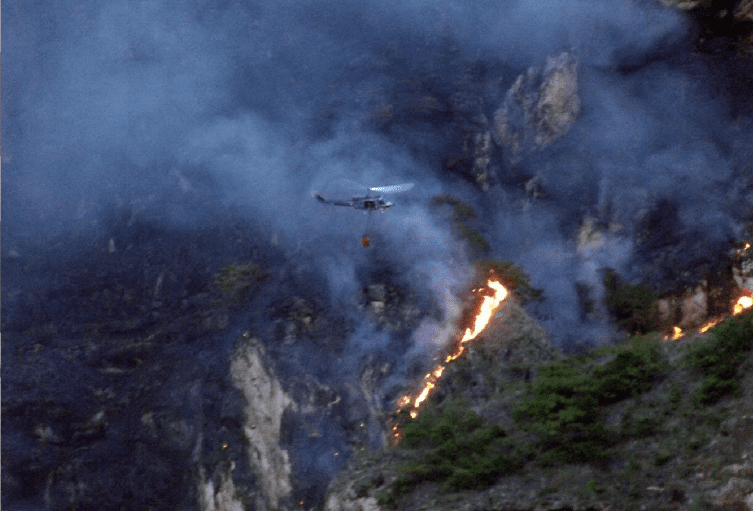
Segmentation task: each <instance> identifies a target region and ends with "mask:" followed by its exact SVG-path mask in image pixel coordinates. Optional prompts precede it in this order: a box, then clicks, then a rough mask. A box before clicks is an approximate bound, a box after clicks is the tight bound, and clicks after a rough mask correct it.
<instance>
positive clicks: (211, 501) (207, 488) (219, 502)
mask: <svg viewBox="0 0 753 511" xmlns="http://www.w3.org/2000/svg"><path fill="white" fill-rule="evenodd" d="M200 477H201V484H200V486H199V494H200V495H201V506H202V509H203V510H204V511H244V507H243V503H242V502H241V501H239V500H238V499H236V497H235V485H233V479H232V478H230V477H227V478H223V481H222V483H221V484H220V487H219V488H215V487H214V482H213V481H212V480H211V479H210V480H209V481H207V480H206V475H205V474H204V471H203V470H202V471H201V475H200Z"/></svg>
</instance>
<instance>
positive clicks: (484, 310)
mask: <svg viewBox="0 0 753 511" xmlns="http://www.w3.org/2000/svg"><path fill="white" fill-rule="evenodd" d="M745 248H746V249H748V248H749V245H747V246H746V247H745ZM472 292H474V293H476V294H477V296H478V299H477V306H476V307H475V310H476V313H475V314H474V315H473V316H472V317H473V319H472V322H471V323H472V326H469V327H467V328H466V329H465V331H464V333H463V335H462V337H460V338H459V339H458V340H457V341H456V342H455V344H454V349H453V351H452V352H451V353H450V354H449V355H447V356H446V357H445V359H444V362H442V363H438V364H437V365H436V366H435V367H434V369H432V370H431V371H430V372H428V373H426V375H425V376H424V379H423V381H422V382H421V385H420V386H419V387H418V388H417V390H414V391H413V392H408V393H406V394H404V395H403V396H401V397H400V398H399V399H398V402H397V413H403V412H405V411H406V410H407V412H408V415H409V416H410V418H411V419H415V418H416V417H418V414H419V409H420V407H421V405H422V404H423V403H424V402H425V401H426V399H427V398H428V397H429V395H430V394H431V392H432V391H433V390H434V389H435V388H436V386H437V384H438V382H439V380H440V379H441V378H442V375H443V374H444V371H445V368H446V367H447V365H448V364H449V363H451V362H453V361H454V360H457V359H458V358H459V357H460V356H461V355H462V354H463V353H464V352H465V349H466V345H467V344H468V343H469V342H471V341H473V340H474V339H476V337H478V335H479V334H481V332H483V331H484V329H485V328H486V327H487V325H488V324H489V322H490V321H491V319H492V318H493V317H494V314H495V312H496V311H497V309H498V308H499V306H500V304H501V303H502V302H503V301H504V300H505V299H506V298H507V296H508V294H509V293H508V290H507V288H506V287H505V286H503V285H502V284H501V283H500V282H499V280H498V279H497V278H496V277H494V276H493V275H492V276H490V277H489V279H488V280H487V282H486V285H485V286H481V287H477V288H475V289H473V290H472ZM750 307H753V296H750V295H748V294H743V295H741V296H739V297H738V298H737V301H736V302H735V303H734V304H732V308H731V315H737V314H740V313H741V312H743V311H744V310H746V309H748V308H750ZM725 317H727V316H723V317H718V318H714V319H712V320H709V321H708V322H706V323H705V324H703V325H702V326H700V327H699V328H698V332H699V333H705V332H707V331H708V330H709V329H711V328H713V327H714V326H716V325H717V324H719V323H720V322H721V321H722V320H723V319H724V318H725ZM684 335H685V333H684V332H683V331H682V329H681V328H680V327H678V326H675V327H673V332H672V334H670V335H667V336H665V337H664V340H665V341H666V340H676V339H680V338H682V337H683V336H684ZM391 428H392V437H393V440H394V442H395V443H397V442H399V441H400V436H401V432H400V429H399V425H398V424H397V423H394V424H392V426H391Z"/></svg>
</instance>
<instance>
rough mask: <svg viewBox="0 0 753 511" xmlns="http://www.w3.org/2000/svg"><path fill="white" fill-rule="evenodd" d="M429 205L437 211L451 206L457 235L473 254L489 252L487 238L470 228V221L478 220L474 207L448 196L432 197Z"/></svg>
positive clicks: (451, 218) (453, 224) (451, 215)
mask: <svg viewBox="0 0 753 511" xmlns="http://www.w3.org/2000/svg"><path fill="white" fill-rule="evenodd" d="M429 204H430V206H431V207H432V208H435V209H436V208H440V207H442V206H450V208H451V212H450V220H451V221H452V226H453V229H454V231H455V233H456V235H457V236H458V237H459V238H460V239H461V240H463V241H465V242H466V244H467V246H468V249H469V250H470V252H471V253H472V254H474V255H475V256H480V255H483V254H487V253H488V252H489V247H490V245H489V242H488V241H487V240H486V238H484V236H483V235H482V234H481V233H480V232H479V231H478V230H476V229H474V228H472V227H470V226H468V221H469V220H474V219H475V218H476V211H475V210H474V209H473V206H471V205H470V204H468V203H466V202H463V201H461V200H460V199H457V198H455V197H452V196H451V195H446V194H445V195H436V196H434V197H432V199H431V202H430V203H429Z"/></svg>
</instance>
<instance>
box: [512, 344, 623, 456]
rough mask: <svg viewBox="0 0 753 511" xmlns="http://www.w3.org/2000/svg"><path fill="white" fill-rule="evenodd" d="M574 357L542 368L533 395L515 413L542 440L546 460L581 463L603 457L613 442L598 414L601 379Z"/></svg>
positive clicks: (517, 418) (522, 423)
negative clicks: (598, 379) (593, 375)
mask: <svg viewBox="0 0 753 511" xmlns="http://www.w3.org/2000/svg"><path fill="white" fill-rule="evenodd" d="M584 369H585V365H584V364H583V363H582V362H581V363H579V364H574V363H573V358H570V359H566V360H561V361H557V362H553V363H551V364H548V365H546V366H544V367H542V368H541V371H540V374H539V376H538V378H537V379H536V380H535V381H534V383H533V385H532V392H533V394H532V396H529V397H528V398H526V399H525V400H524V402H523V404H522V405H521V406H520V407H519V408H517V409H516V410H515V412H514V417H515V419H516V421H517V422H519V423H520V424H521V425H522V426H523V427H526V428H528V429H530V430H531V431H532V432H533V433H535V434H536V435H537V436H538V437H539V439H540V446H541V448H542V449H543V450H544V452H545V456H544V457H545V459H548V460H549V461H553V462H565V463H570V462H577V461H588V460H594V459H600V458H603V457H604V456H605V454H606V453H605V450H604V446H605V445H608V444H609V443H610V441H609V436H610V435H609V432H608V431H607V430H606V428H605V426H604V423H603V421H602V420H601V419H600V418H599V414H598V406H599V400H598V397H597V396H598V392H597V382H596V380H594V378H593V377H592V376H591V375H590V374H588V372H586V371H585V370H584Z"/></svg>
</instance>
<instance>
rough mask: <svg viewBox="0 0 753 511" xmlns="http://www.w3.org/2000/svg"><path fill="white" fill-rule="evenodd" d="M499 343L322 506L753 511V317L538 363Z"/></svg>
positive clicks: (362, 462)
mask: <svg viewBox="0 0 753 511" xmlns="http://www.w3.org/2000/svg"><path fill="white" fill-rule="evenodd" d="M499 343H500V341H499V339H498V338H495V337H494V336H487V337H486V338H483V339H480V340H479V343H478V344H477V345H476V346H474V347H473V348H472V350H471V351H472V353H471V354H470V356H469V357H468V358H466V359H464V360H462V361H460V362H458V363H457V364H456V365H455V367H453V370H452V373H451V374H450V375H449V376H448V378H447V380H446V381H443V382H441V384H440V388H439V389H438V390H437V392H436V393H435V394H434V395H433V396H432V399H431V400H430V402H429V403H428V405H427V406H426V407H425V408H424V409H423V410H422V411H421V414H420V415H419V417H418V418H417V419H416V420H410V419H403V421H402V423H401V433H402V435H401V439H400V441H399V442H398V444H397V446H393V447H391V448H388V449H385V450H383V451H380V452H376V453H374V452H362V453H361V454H360V455H356V456H354V459H353V460H352V462H351V464H350V465H349V467H348V468H347V469H346V470H345V471H344V472H343V473H342V475H341V476H340V477H339V478H338V479H336V480H335V482H333V484H332V485H331V487H330V491H329V495H328V500H327V505H326V509H328V510H331V511H335V510H366V509H369V510H376V509H385V510H386V509H405V510H407V509H411V510H414V509H426V510H429V509H432V510H437V509H446V510H450V509H452V510H457V509H467V510H533V509H535V510H555V509H557V510H562V509H572V510H575V509H583V510H585V509H591V510H602V509H603V510H606V509H740V510H745V509H751V508H753V460H752V459H751V456H753V311H750V312H747V313H745V314H742V315H740V316H737V317H734V318H729V319H727V320H726V321H725V322H723V323H722V324H720V325H718V326H717V327H716V328H715V329H713V330H711V331H709V332H707V333H704V334H692V335H689V336H687V337H685V338H683V339H680V340H677V341H667V340H666V339H664V338H662V336H660V335H658V334H649V335H646V336H643V337H639V336H636V337H633V338H631V339H630V340H629V341H627V342H626V343H625V344H622V345H616V346H609V347H604V348H600V349H597V350H594V351H591V352H588V353H582V354H575V355H570V356H567V357H563V358H556V359H554V360H553V361H548V362H544V363H537V364H535V366H533V367H532V366H530V365H525V364H520V363H519V362H509V361H508V360H506V358H505V356H504V355H503V354H502V353H500V352H499V350H494V349H492V350H490V349H489V347H490V345H494V344H499ZM490 353H494V354H493V355H491V356H489V354H490ZM514 374H517V375H518V377H517V378H515V377H513V376H512V375H514Z"/></svg>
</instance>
